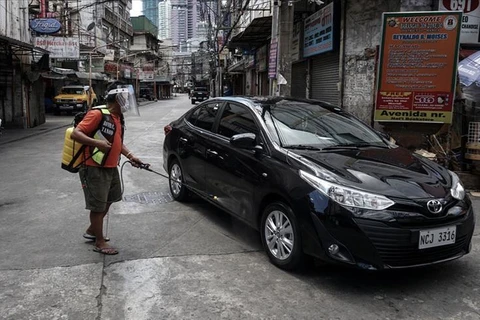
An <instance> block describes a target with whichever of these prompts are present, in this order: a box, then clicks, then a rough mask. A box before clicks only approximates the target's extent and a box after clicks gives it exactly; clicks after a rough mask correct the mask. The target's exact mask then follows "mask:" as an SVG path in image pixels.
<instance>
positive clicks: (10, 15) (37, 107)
mask: <svg viewBox="0 0 480 320" xmlns="http://www.w3.org/2000/svg"><path fill="white" fill-rule="evenodd" d="M32 5H33V6H32ZM39 13H40V11H39V6H38V3H33V2H32V1H27V0H18V1H11V0H0V119H2V122H3V125H4V126H5V127H17V128H30V127H34V126H37V125H39V124H42V123H44V122H45V109H44V107H43V106H44V104H43V92H44V86H43V83H42V81H41V79H40V74H41V72H42V71H44V70H45V69H47V70H48V55H46V53H47V52H46V51H45V50H42V49H40V48H36V47H35V46H34V45H33V38H32V36H31V33H30V32H29V28H30V27H29V23H30V18H31V17H33V16H35V15H36V14H39Z"/></svg>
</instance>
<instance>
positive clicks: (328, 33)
mask: <svg viewBox="0 0 480 320" xmlns="http://www.w3.org/2000/svg"><path fill="white" fill-rule="evenodd" d="M333 9H334V3H333V2H332V3H330V4H328V5H326V6H325V7H323V8H322V9H320V10H319V11H317V12H315V13H314V14H312V15H311V16H309V17H308V18H307V19H305V33H304V45H303V56H304V57H310V56H314V55H316V54H320V53H323V52H328V51H332V50H333V47H334V43H333V31H334V23H333V22H334V16H333Z"/></svg>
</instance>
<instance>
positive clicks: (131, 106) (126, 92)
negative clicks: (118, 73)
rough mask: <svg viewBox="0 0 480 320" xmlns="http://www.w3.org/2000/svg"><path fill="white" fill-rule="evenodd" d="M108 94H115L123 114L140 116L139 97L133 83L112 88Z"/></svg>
mask: <svg viewBox="0 0 480 320" xmlns="http://www.w3.org/2000/svg"><path fill="white" fill-rule="evenodd" d="M108 95H115V99H116V101H117V103H118V105H119V106H120V109H121V110H122V113H123V114H128V115H136V116H139V115H140V112H139V111H138V105H137V99H136V98H135V92H134V90H133V86H132V85H122V86H119V87H117V88H116V89H113V90H110V91H109V92H108Z"/></svg>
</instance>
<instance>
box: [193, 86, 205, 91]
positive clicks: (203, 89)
mask: <svg viewBox="0 0 480 320" xmlns="http://www.w3.org/2000/svg"><path fill="white" fill-rule="evenodd" d="M195 91H207V88H204V87H197V88H195Z"/></svg>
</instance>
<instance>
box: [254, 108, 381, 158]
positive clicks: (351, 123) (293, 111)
mask: <svg viewBox="0 0 480 320" xmlns="http://www.w3.org/2000/svg"><path fill="white" fill-rule="evenodd" d="M266 110H268V111H266V112H265V115H264V117H263V118H264V120H265V123H266V125H267V127H268V129H269V131H270V133H271V134H272V136H273V137H274V139H275V140H276V141H277V142H278V143H280V145H281V146H283V147H285V148H296V149H306V150H314V149H324V148H336V147H345V148H347V147H360V146H378V147H387V144H386V143H385V142H384V140H382V138H381V137H380V136H379V135H378V134H377V133H376V132H375V131H373V130H372V129H371V128H369V127H368V126H366V125H365V124H363V123H362V122H360V121H359V120H357V119H355V118H354V117H352V116H350V115H348V114H345V113H341V112H339V113H337V112H334V111H330V110H328V109H326V108H324V107H322V106H319V105H317V104H312V103H305V102H298V101H289V100H282V101H280V102H277V103H276V104H274V105H271V106H269V107H267V109H266Z"/></svg>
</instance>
